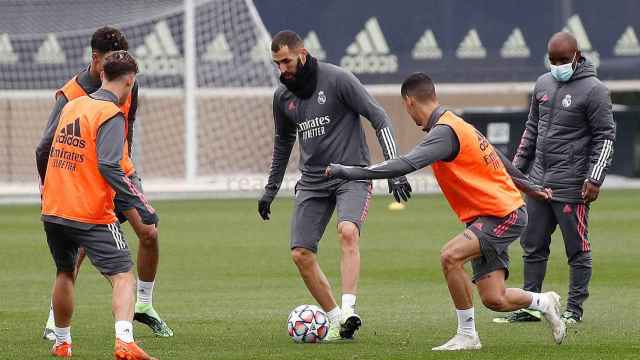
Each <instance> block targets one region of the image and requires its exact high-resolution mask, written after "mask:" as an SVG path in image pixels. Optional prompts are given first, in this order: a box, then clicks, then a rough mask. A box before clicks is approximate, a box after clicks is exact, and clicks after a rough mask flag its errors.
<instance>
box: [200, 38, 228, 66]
mask: <svg viewBox="0 0 640 360" xmlns="http://www.w3.org/2000/svg"><path fill="white" fill-rule="evenodd" d="M231 59H233V53H232V52H231V48H230V47H229V43H228V42H227V38H225V37H224V34H218V36H216V37H215V39H213V40H212V41H211V42H210V43H209V45H207V51H206V52H205V53H204V55H202V60H203V61H209V62H226V61H230V60H231Z"/></svg>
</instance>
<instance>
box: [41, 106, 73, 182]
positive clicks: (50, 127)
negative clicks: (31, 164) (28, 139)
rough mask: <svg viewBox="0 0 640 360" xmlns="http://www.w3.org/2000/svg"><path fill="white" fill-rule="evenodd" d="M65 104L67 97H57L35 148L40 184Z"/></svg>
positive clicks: (45, 172)
mask: <svg viewBox="0 0 640 360" xmlns="http://www.w3.org/2000/svg"><path fill="white" fill-rule="evenodd" d="M66 104H67V98H66V97H65V96H64V95H61V96H58V97H57V99H56V103H55V105H54V106H53V110H51V114H50V115H49V120H48V121H47V126H46V127H45V128H44V132H43V134H42V138H41V139H40V143H39V144H38V147H37V148H36V167H37V168H38V175H40V183H41V184H44V177H45V175H46V174H47V163H48V162H49V152H50V151H51V146H52V145H53V138H54V137H55V132H56V129H57V128H58V123H59V122H60V114H61V113H62V109H63V108H64V106H65V105H66Z"/></svg>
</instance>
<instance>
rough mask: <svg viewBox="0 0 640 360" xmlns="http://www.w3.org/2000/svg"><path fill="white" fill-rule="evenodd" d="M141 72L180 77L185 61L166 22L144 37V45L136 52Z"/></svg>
mask: <svg viewBox="0 0 640 360" xmlns="http://www.w3.org/2000/svg"><path fill="white" fill-rule="evenodd" d="M135 53H136V56H137V57H138V64H139V65H140V72H141V73H145V74H148V75H180V74H182V72H183V66H184V60H183V59H182V57H180V52H179V51H178V46H177V45H176V43H175V41H174V40H173V36H172V35H171V30H170V29H169V25H167V22H166V21H160V22H159V23H157V24H156V25H155V27H154V28H153V32H151V33H150V34H148V35H147V36H145V37H144V44H142V45H140V46H138V47H137V48H136V50H135Z"/></svg>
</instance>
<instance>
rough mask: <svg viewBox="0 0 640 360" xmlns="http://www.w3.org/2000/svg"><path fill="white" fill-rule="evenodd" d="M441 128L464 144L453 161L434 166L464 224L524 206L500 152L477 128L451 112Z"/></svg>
mask: <svg viewBox="0 0 640 360" xmlns="http://www.w3.org/2000/svg"><path fill="white" fill-rule="evenodd" d="M437 124H445V125H448V126H450V127H451V129H453V131H454V132H455V134H456V136H457V137H458V140H459V142H460V151H459V152H458V155H457V156H456V158H455V159H454V160H453V161H450V162H446V161H437V162H435V163H434V164H432V166H431V167H432V169H433V173H434V175H435V177H436V180H437V181H438V184H439V185H440V188H441V189H442V192H443V193H444V196H445V197H446V198H447V200H448V201H449V204H450V205H451V208H453V211H454V212H455V213H456V214H457V215H458V218H460V221H462V222H464V223H467V222H469V221H471V220H473V219H475V218H477V217H478V216H495V217H504V216H507V215H508V214H510V213H511V212H513V211H514V210H516V209H518V208H519V207H521V206H523V205H524V201H523V200H522V196H521V195H520V191H518V189H517V188H516V186H515V185H514V184H513V181H512V180H511V177H510V176H509V174H508V173H507V170H506V169H505V168H504V164H503V163H502V160H500V157H499V156H498V154H496V150H495V149H494V148H493V146H492V145H491V144H490V143H489V141H488V140H487V139H486V138H485V137H484V136H483V135H482V134H481V133H480V132H479V131H478V130H476V128H474V127H473V126H472V125H470V124H468V123H467V122H465V121H464V120H462V119H461V118H459V117H457V116H456V115H454V114H453V113H452V112H450V111H447V112H445V113H444V114H443V115H442V116H441V117H440V119H439V120H438V122H437Z"/></svg>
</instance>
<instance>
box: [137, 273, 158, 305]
mask: <svg viewBox="0 0 640 360" xmlns="http://www.w3.org/2000/svg"><path fill="white" fill-rule="evenodd" d="M154 285H155V281H142V280H140V279H138V291H137V293H138V300H137V303H138V304H140V305H152V304H153V286H154Z"/></svg>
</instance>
